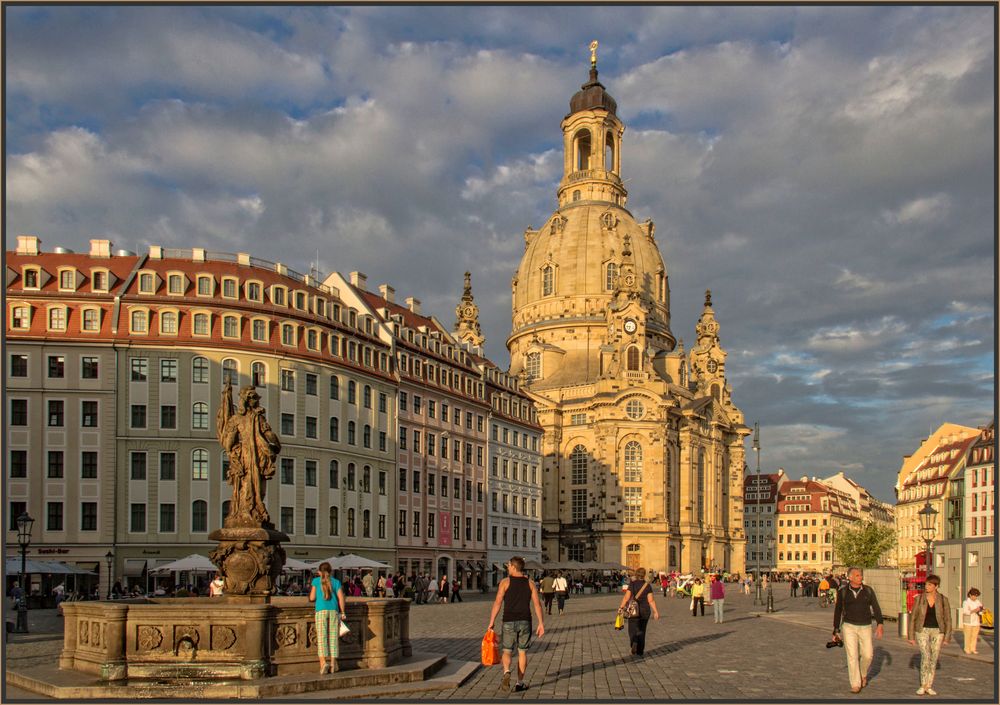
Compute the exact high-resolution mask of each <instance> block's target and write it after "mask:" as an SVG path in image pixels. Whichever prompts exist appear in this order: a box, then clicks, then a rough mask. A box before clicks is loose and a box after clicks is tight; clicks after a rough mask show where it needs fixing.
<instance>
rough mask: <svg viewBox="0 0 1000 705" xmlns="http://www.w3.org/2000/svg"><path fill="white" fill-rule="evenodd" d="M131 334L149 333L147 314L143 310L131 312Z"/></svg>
mask: <svg viewBox="0 0 1000 705" xmlns="http://www.w3.org/2000/svg"><path fill="white" fill-rule="evenodd" d="M131 321H132V332H133V333H148V332H149V313H148V312H147V311H144V310H138V311H133V312H132V317H131Z"/></svg>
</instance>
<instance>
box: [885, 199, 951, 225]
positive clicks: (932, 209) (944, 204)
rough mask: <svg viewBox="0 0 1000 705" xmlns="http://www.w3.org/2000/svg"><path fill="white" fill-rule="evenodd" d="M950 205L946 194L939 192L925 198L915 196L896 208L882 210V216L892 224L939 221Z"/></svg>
mask: <svg viewBox="0 0 1000 705" xmlns="http://www.w3.org/2000/svg"><path fill="white" fill-rule="evenodd" d="M950 207H951V199H950V198H949V197H948V195H947V194H944V193H939V194H936V195H934V196H929V197H927V198H916V199H914V200H912V201H910V202H908V203H904V204H903V205H902V206H900V207H899V208H897V209H896V210H891V211H883V213H882V217H883V218H884V219H885V220H886V222H888V223H892V224H894V225H913V224H920V223H934V222H940V221H941V220H943V219H944V217H945V216H946V215H947V212H948V209H949V208H950Z"/></svg>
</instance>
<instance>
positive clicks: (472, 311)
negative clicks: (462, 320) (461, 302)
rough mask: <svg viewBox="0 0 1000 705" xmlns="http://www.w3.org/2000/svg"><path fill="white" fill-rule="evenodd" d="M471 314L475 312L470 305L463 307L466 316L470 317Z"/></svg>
mask: <svg viewBox="0 0 1000 705" xmlns="http://www.w3.org/2000/svg"><path fill="white" fill-rule="evenodd" d="M473 314H475V311H474V310H473V308H472V306H466V307H465V316H466V318H472V316H473Z"/></svg>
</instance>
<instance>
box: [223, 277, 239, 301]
mask: <svg viewBox="0 0 1000 705" xmlns="http://www.w3.org/2000/svg"><path fill="white" fill-rule="evenodd" d="M222 295H223V296H224V297H226V298H227V299H235V298H236V280H235V279H233V278H231V277H225V278H223V280H222Z"/></svg>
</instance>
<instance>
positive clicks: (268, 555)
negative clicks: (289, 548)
mask: <svg viewBox="0 0 1000 705" xmlns="http://www.w3.org/2000/svg"><path fill="white" fill-rule="evenodd" d="M208 538H210V539H211V540H213V541H218V542H219V546H218V548H216V549H215V550H214V551H212V553H211V554H210V555H209V558H210V559H211V560H212V562H213V563H214V564H215V565H217V566H219V570H220V572H221V573H222V577H223V578H225V581H226V585H225V588H224V590H225V594H226V596H227V597H230V598H239V597H245V598H247V599H248V601H250V602H258V601H263V602H266V601H268V600H269V599H270V596H271V592H272V590H273V589H274V586H275V584H276V582H277V580H278V576H279V575H280V574H281V568H282V566H283V565H284V564H285V549H283V548H282V547H281V542H282V541H288V536H287V535H286V534H284V533H282V532H280V531H275V530H274V529H270V528H254V527H224V528H222V529H216V530H215V531H213V532H212V533H210V534H209V535H208Z"/></svg>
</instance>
